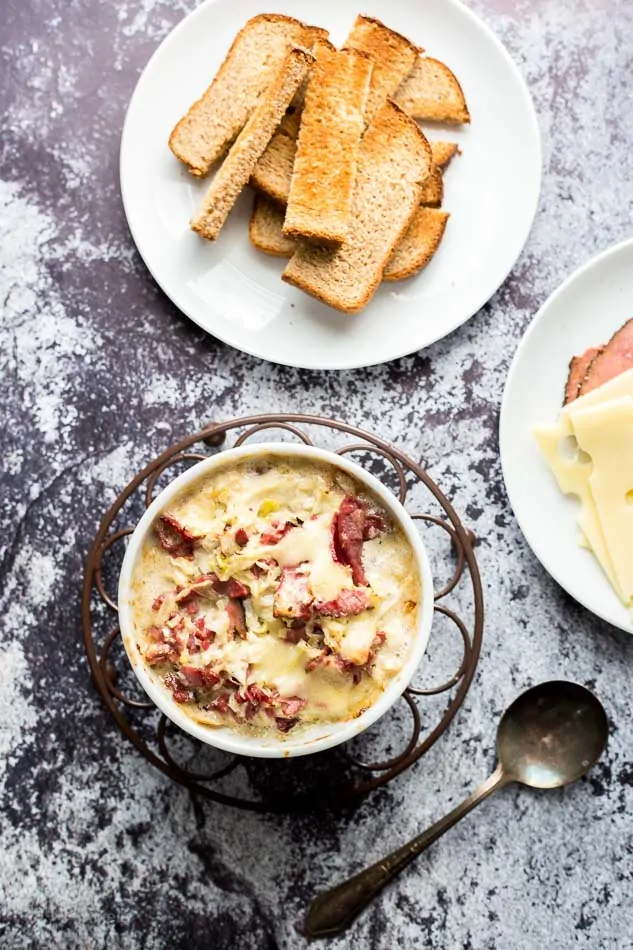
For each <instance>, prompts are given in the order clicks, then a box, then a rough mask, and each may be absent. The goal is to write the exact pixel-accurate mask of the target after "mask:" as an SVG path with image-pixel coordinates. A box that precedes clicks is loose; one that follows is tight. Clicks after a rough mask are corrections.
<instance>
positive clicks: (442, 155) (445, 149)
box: [429, 141, 460, 169]
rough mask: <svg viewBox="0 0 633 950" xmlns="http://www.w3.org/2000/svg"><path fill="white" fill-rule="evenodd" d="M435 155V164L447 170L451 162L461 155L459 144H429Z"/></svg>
mask: <svg viewBox="0 0 633 950" xmlns="http://www.w3.org/2000/svg"><path fill="white" fill-rule="evenodd" d="M429 144H430V146H431V152H432V154H433V164H434V165H437V167H438V168H442V169H444V168H446V166H447V165H448V164H449V162H450V161H451V160H452V159H453V158H454V157H455V155H459V154H460V148H459V145H458V144H457V142H437V141H436V142H429Z"/></svg>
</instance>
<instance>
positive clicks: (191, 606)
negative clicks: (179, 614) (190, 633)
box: [185, 597, 200, 617]
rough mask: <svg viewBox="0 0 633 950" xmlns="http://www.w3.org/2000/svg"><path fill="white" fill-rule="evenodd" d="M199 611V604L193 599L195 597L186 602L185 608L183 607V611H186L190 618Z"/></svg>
mask: <svg viewBox="0 0 633 950" xmlns="http://www.w3.org/2000/svg"><path fill="white" fill-rule="evenodd" d="M199 609H200V604H199V603H198V601H197V600H196V599H195V597H192V599H191V600H188V601H187V606H186V607H185V610H186V611H187V613H188V614H189V616H190V617H195V615H196V614H197V613H198V610H199Z"/></svg>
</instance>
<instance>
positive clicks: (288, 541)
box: [269, 515, 354, 600]
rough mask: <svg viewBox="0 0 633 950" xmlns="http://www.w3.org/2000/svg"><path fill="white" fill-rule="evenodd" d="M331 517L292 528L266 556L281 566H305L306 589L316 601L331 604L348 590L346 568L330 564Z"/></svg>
mask: <svg viewBox="0 0 633 950" xmlns="http://www.w3.org/2000/svg"><path fill="white" fill-rule="evenodd" d="M331 541H332V516H331V515H330V516H327V515H326V516H321V517H319V518H316V519H314V520H313V519H310V520H309V521H306V522H305V524H304V525H302V526H301V527H298V528H293V529H292V530H291V531H289V532H288V534H287V535H286V536H285V537H284V538H282V539H281V541H280V542H279V544H276V545H275V546H274V548H273V549H272V552H271V549H269V553H272V556H273V557H274V558H275V559H276V560H277V561H278V562H279V563H280V564H281V565H282V567H293V566H294V565H297V564H302V563H304V562H308V568H307V572H308V575H309V578H310V587H311V589H312V593H313V594H314V597H315V599H316V600H334V598H335V597H336V596H337V594H338V593H339V592H340V591H341V590H343V589H346V588H352V587H353V586H354V582H353V580H352V572H351V570H350V569H349V567H345V566H344V565H342V564H337V563H336V562H335V561H334V560H332V551H331V547H330V546H331Z"/></svg>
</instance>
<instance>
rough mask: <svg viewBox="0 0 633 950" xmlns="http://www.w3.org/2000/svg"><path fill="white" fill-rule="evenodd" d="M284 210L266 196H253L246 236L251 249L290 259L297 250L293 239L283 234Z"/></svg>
mask: <svg viewBox="0 0 633 950" xmlns="http://www.w3.org/2000/svg"><path fill="white" fill-rule="evenodd" d="M285 217H286V209H285V208H284V206H283V205H280V204H277V202H276V201H273V200H272V198H269V197H268V195H262V194H260V195H258V194H256V195H255V199H254V201H253V211H252V214H251V220H250V224H249V227H248V236H249V238H250V240H251V244H252V245H253V247H256V248H257V250H258V251H263V252H264V254H271V255H272V256H273V257H285V258H290V257H292V255H293V254H294V252H295V251H296V249H297V242H296V241H295V239H294V238H289V237H286V235H285V234H284V232H283V226H284V218H285Z"/></svg>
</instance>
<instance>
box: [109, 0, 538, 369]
mask: <svg viewBox="0 0 633 950" xmlns="http://www.w3.org/2000/svg"><path fill="white" fill-rule="evenodd" d="M263 12H268V13H272V12H275V13H285V14H289V15H292V16H295V17H297V18H299V19H301V20H304V21H306V22H308V23H315V24H316V25H319V26H324V27H326V28H327V29H329V30H330V35H331V38H332V40H333V42H335V43H339V44H340V43H342V42H343V40H344V39H345V37H346V35H347V33H348V32H349V30H350V28H351V26H352V24H353V22H354V19H355V18H356V15H357V14H358V13H359V12H362V13H364V14H368V15H370V16H374V17H378V18H379V19H381V20H383V21H384V22H385V23H386V24H387V25H388V26H390V27H391V28H392V29H394V30H396V31H398V32H401V33H403V34H404V35H406V36H408V37H409V38H410V39H411V40H413V41H414V42H415V43H418V44H419V45H420V46H423V47H424V48H425V49H426V51H427V52H428V54H429V55H430V56H434V57H436V58H438V59H441V60H443V61H444V62H446V63H447V65H448V66H450V68H451V69H453V70H454V72H455V74H456V75H457V77H458V79H459V80H460V82H461V84H462V86H463V88H464V92H465V95H466V99H467V101H468V106H469V109H470V113H471V117H472V124H471V126H470V127H464V128H456V129H452V128H450V127H448V126H443V127H439V126H437V127H435V128H434V129H433V130H430V131H429V137H431V138H437V139H449V140H452V141H456V142H458V143H459V145H460V146H461V148H462V149H463V154H462V155H461V156H457V157H456V158H455V159H454V160H453V162H452V164H451V167H449V168H448V169H447V172H446V179H445V183H446V194H445V201H444V206H445V208H446V210H447V211H450V213H451V220H450V221H449V223H448V226H447V229H446V235H445V238H444V240H443V242H442V245H441V247H440V249H439V251H438V253H437V255H436V257H435V258H434V260H433V261H432V262H431V263H430V264H429V266H428V267H427V268H426V269H425V270H424V271H422V272H421V273H420V274H419V275H417V276H416V277H413V278H410V279H409V280H407V281H404V282H402V283H397V284H387V285H384V286H382V287H381V288H380V289H379V291H378V293H377V294H376V296H375V298H374V299H373V301H372V302H371V303H370V304H369V305H368V307H367V308H366V309H365V310H364V311H363V312H362V313H360V314H357V315H355V316H349V315H345V314H341V313H339V312H338V311H335V310H332V309H330V308H329V307H327V306H325V305H324V304H321V303H319V302H318V301H315V300H313V299H312V298H310V297H308V296H306V295H305V294H303V293H301V291H298V290H296V289H294V288H291V287H289V286H288V285H286V284H284V283H283V282H282V281H281V279H280V275H281V272H282V270H283V266H284V265H283V261H280V260H277V259H274V258H270V257H267V256H266V255H264V254H261V253H260V252H259V251H256V250H255V249H254V248H253V247H251V245H250V242H249V239H248V219H249V215H250V208H251V203H252V197H251V195H250V194H248V189H246V192H247V193H245V194H243V195H242V196H241V197H240V199H239V201H238V203H237V205H236V207H235V209H234V210H233V212H232V213H231V216H230V219H229V220H228V221H227V223H226V225H225V226H224V228H223V229H222V233H221V234H220V237H219V239H218V240H217V241H216V242H214V243H209V242H207V241H204V240H202V239H201V238H199V237H198V236H197V235H196V234H194V233H193V232H192V231H191V230H190V228H189V219H190V218H191V215H192V213H193V211H194V209H195V208H196V207H197V206H198V205H199V203H200V201H201V198H202V195H203V193H204V190H205V188H206V187H207V185H205V182H204V181H202V182H200V181H196V180H194V179H193V177H192V176H191V175H190V174H189V173H188V172H187V171H186V170H185V168H184V166H183V165H181V163H180V162H178V161H177V159H176V158H175V157H174V156H173V155H172V153H171V151H170V150H169V148H168V146H167V140H168V138H169V134H170V132H171V130H172V128H173V126H174V125H175V124H176V122H177V121H178V119H180V118H181V116H182V115H184V113H185V112H186V111H187V110H188V109H189V107H190V105H191V104H192V102H193V101H194V100H195V99H197V98H198V97H199V96H200V95H201V93H202V92H203V90H204V89H205V88H206V87H207V86H208V84H209V82H210V81H211V79H212V78H213V76H214V74H215V72H216V70H217V68H218V67H219V66H220V63H221V62H222V60H223V59H224V57H225V55H226V52H227V50H228V48H229V46H230V44H231V41H232V40H233V38H234V36H235V34H236V33H237V32H238V30H239V29H240V28H241V27H242V26H243V25H244V24H245V23H246V21H247V20H248V19H249V18H250V17H252V16H255V15H256V14H258V13H263ZM540 181H541V150H540V138H539V132H538V126H537V122H536V116H535V113H534V109H533V106H532V103H531V100H530V97H529V94H528V91H527V88H526V86H525V83H524V81H523V79H522V77H521V75H520V74H519V72H518V70H517V68H516V66H515V65H514V63H513V62H512V60H511V59H510V56H509V55H508V53H507V52H506V50H505V49H504V47H503V46H502V45H501V43H500V42H499V41H498V40H497V39H496V38H495V36H494V35H493V34H492V33H491V32H490V30H489V29H488V27H486V26H485V25H484V24H483V23H482V22H481V20H479V19H478V18H477V17H476V16H475V15H474V14H473V13H471V12H470V11H469V10H468V9H467V8H466V7H465V6H463V5H462V4H461V3H460V2H459V0H425V2H424V3H413V2H412V0H367V2H363V3H362V4H361V5H360V6H359V4H358V0H321V2H320V3H318V4H315V3H313V2H312V0H275V2H274V3H272V4H266V3H262V0H241V2H240V3H235V2H234V0H207V2H206V3H203V4H202V5H201V6H200V7H198V9H197V10H195V11H194V12H193V13H191V14H190V15H189V16H188V17H186V19H184V20H183V21H182V22H181V23H180V24H179V25H178V26H177V27H176V29H174V30H173V31H172V33H170V34H169V36H168V37H167V38H166V39H165V40H164V42H163V43H162V44H161V45H160V47H159V48H158V49H157V50H156V52H155V53H154V55H153V56H152V58H151V60H150V61H149V63H148V65H147V67H146V69H145V71H144V72H143V74H142V75H141V78H140V79H139V82H138V85H137V87H136V90H135V92H134V95H133V97H132V101H131V103H130V106H129V110H128V114H127V118H126V121H125V126H124V129H123V138H122V141H121V191H122V195H123V204H124V207H125V213H126V215H127V220H128V224H129V226H130V230H131V232H132V237H133V238H134V240H135V242H136V245H137V247H138V249H139V252H140V254H141V256H142V257H143V260H144V261H145V263H146V264H147V266H148V268H149V270H150V271H151V273H152V274H153V276H154V278H155V279H156V281H157V282H158V283H159V284H160V286H161V287H162V289H163V290H164V291H165V293H166V294H167V295H168V296H169V297H170V298H171V299H172V300H173V302H174V303H175V304H176V305H177V306H178V307H180V309H181V310H182V311H183V312H184V313H185V314H187V316H188V317H190V318H191V319H192V320H194V321H195V322H196V323H197V324H199V325H200V326H201V327H203V328H204V329H205V330H207V331H208V332H209V333H212V334H213V335H214V336H216V337H218V339H220V340H223V341H224V342H225V343H229V344H230V345H231V346H234V347H237V348H238V349H240V350H243V351H245V352H247V353H251V354H252V355H254V356H259V357H261V358H263V359H267V360H271V361H272V362H275V363H284V364H287V365H290V366H300V367H304V368H307V369H349V368H353V367H358V366H371V365H373V364H375V363H382V362H386V361H388V360H392V359H395V358H397V357H399V356H403V355H405V354H407V353H413V352H415V351H416V350H418V349H420V348H421V347H424V346H427V345H428V344H430V343H432V342H434V341H435V340H438V339H440V338H441V337H443V336H446V334H447V333H450V332H451V330H454V329H455V328H456V327H458V326H459V325H460V324H462V323H464V321H465V320H467V319H468V318H469V317H471V316H472V315H473V314H474V313H476V312H477V311H478V310H479V309H480V308H481V307H482V306H483V305H484V303H486V301H487V300H489V298H490V297H491V296H492V295H493V294H494V293H495V291H496V290H497V288H498V287H499V286H500V285H501V284H502V283H503V281H504V280H505V278H506V276H507V275H508V273H509V271H510V270H511V268H512V267H513V266H514V264H515V262H516V260H517V258H518V256H519V254H520V253H521V250H522V248H523V246H524V244H525V242H526V240H527V237H528V234H529V231H530V227H531V225H532V220H533V218H534V213H535V211H536V206H537V203H538V196H539V190H540Z"/></svg>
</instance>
